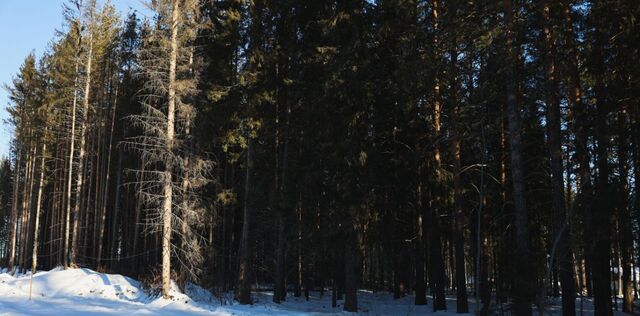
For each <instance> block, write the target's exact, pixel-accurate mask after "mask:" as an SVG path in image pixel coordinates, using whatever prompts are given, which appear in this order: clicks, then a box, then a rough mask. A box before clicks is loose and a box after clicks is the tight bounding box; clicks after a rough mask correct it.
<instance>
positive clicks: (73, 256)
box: [69, 7, 94, 267]
mask: <svg viewBox="0 0 640 316" xmlns="http://www.w3.org/2000/svg"><path fill="white" fill-rule="evenodd" d="M89 10H90V12H89V14H90V16H91V20H93V11H94V8H93V7H92V8H89ZM91 22H93V21H91ZM89 28H91V26H89ZM92 61H93V31H91V30H89V50H88V52H87V64H86V67H85V71H86V78H85V85H84V98H83V99H82V114H83V120H82V125H81V126H80V146H79V149H80V152H79V153H78V173H77V174H76V192H75V193H76V201H75V202H76V203H75V205H74V208H73V233H72V236H71V249H70V254H69V265H70V266H71V267H75V266H76V260H77V255H78V237H79V232H78V230H79V229H80V227H79V223H80V206H81V204H82V193H83V189H84V186H83V181H84V165H85V155H86V148H85V147H86V143H87V141H86V134H87V126H88V123H89V122H88V116H89V99H90V98H91V71H92V69H91V67H92Z"/></svg>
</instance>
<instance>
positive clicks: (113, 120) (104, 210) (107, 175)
mask: <svg viewBox="0 0 640 316" xmlns="http://www.w3.org/2000/svg"><path fill="white" fill-rule="evenodd" d="M113 100H114V101H113V107H112V109H111V129H110V131H109V146H108V149H107V166H106V169H107V170H106V172H105V174H104V189H103V192H102V207H101V209H102V211H101V218H100V228H99V231H100V232H99V234H98V251H97V252H98V256H97V263H98V265H100V264H101V263H102V262H101V261H102V244H103V242H102V239H103V238H104V228H105V224H106V215H107V204H108V202H109V178H110V173H111V150H112V148H113V130H114V127H115V123H116V109H117V106H118V88H116V92H115V96H114V99H113ZM114 208H117V207H114ZM114 216H115V214H114Z"/></svg>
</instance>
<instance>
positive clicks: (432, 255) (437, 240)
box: [429, 0, 447, 311]
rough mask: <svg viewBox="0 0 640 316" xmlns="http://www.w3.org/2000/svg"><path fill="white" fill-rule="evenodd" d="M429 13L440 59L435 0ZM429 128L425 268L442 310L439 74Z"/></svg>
mask: <svg viewBox="0 0 640 316" xmlns="http://www.w3.org/2000/svg"><path fill="white" fill-rule="evenodd" d="M431 5H432V15H433V28H434V32H435V35H434V39H433V45H434V47H435V48H436V53H435V54H436V58H440V55H439V54H440V49H438V48H439V47H440V39H439V32H440V17H439V12H440V11H439V5H440V1H439V0H432V2H431ZM433 98H434V102H433V131H434V137H433V139H432V142H433V155H434V164H435V165H434V168H435V173H436V178H435V179H433V180H434V181H435V183H434V188H433V189H432V190H431V191H432V194H431V197H432V199H431V206H430V213H431V214H430V216H429V226H430V233H429V260H430V262H429V265H430V266H431V269H430V270H429V272H430V276H429V280H430V284H431V293H432V295H433V310H434V311H438V310H446V309H447V303H446V298H445V293H444V287H445V282H446V279H447V278H446V273H445V265H444V259H443V257H442V239H441V230H440V223H439V221H440V219H439V215H440V213H439V212H440V208H441V205H442V201H440V197H441V196H442V194H441V193H442V192H441V191H442V189H441V187H442V185H441V184H440V183H439V182H440V181H442V179H441V178H442V177H441V176H440V174H441V173H442V170H441V169H442V161H441V157H440V137H441V135H440V134H441V133H440V129H441V126H440V116H441V111H442V108H441V103H440V102H441V100H440V81H439V76H436V78H435V82H434V86H433Z"/></svg>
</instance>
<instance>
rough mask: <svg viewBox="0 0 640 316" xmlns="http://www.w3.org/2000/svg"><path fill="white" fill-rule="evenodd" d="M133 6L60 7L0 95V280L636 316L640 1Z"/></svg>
mask: <svg viewBox="0 0 640 316" xmlns="http://www.w3.org/2000/svg"><path fill="white" fill-rule="evenodd" d="M149 8H150V11H151V12H153V13H154V14H153V16H152V17H148V18H145V19H142V20H141V19H140V18H139V17H138V15H137V14H136V13H135V12H134V13H130V14H129V15H128V16H127V17H126V18H125V19H124V20H121V18H120V17H119V16H118V14H117V13H116V11H115V10H114V8H113V6H112V5H111V4H109V3H108V2H107V3H100V2H98V1H96V0H84V1H81V0H71V1H69V2H68V3H67V4H66V5H65V6H64V10H63V14H64V17H65V24H64V27H63V28H62V29H61V30H60V31H59V32H58V35H57V36H56V37H55V38H54V39H53V40H52V42H51V44H50V47H49V49H48V50H47V51H46V52H45V53H44V54H43V55H42V56H39V57H38V58H36V56H34V55H33V54H31V55H30V56H28V57H27V58H26V59H25V61H24V64H23V65H22V67H21V68H20V69H19V71H18V74H17V75H16V77H15V79H14V80H13V82H12V83H11V84H9V85H8V86H7V89H8V91H9V92H10V98H11V100H10V102H11V107H10V108H9V112H10V116H11V119H10V123H11V124H12V125H13V127H14V138H13V142H12V151H11V156H10V158H9V159H8V160H4V161H2V163H0V215H1V220H0V232H1V233H2V234H1V236H0V252H1V254H2V258H3V259H2V265H3V266H8V267H10V268H11V269H23V270H26V269H30V270H32V271H35V269H49V268H52V267H55V266H58V265H63V266H64V267H76V266H86V267H91V268H94V269H98V270H101V271H112V272H118V273H124V274H128V275H132V276H149V275H151V276H156V277H157V279H156V280H157V283H158V284H160V282H161V284H162V287H161V288H162V294H163V295H164V296H165V297H168V296H169V282H170V279H171V278H173V279H174V280H176V281H177V282H178V284H179V285H180V286H184V284H185V282H188V281H190V282H198V283H199V284H202V285H204V286H206V287H208V288H210V289H214V290H215V292H216V293H222V292H226V291H229V290H235V291H234V293H235V298H236V299H237V300H238V301H239V302H240V303H242V304H248V303H251V302H252V297H251V291H252V290H256V288H255V285H256V284H260V285H265V286H267V287H268V288H270V289H273V291H274V296H273V300H274V301H275V302H277V303H279V302H281V301H283V300H285V299H286V296H287V295H288V292H292V294H293V295H294V296H301V295H305V296H307V297H308V295H309V291H321V292H322V293H324V291H326V290H331V294H330V295H332V297H333V304H334V306H335V305H337V301H338V300H343V299H344V303H343V306H344V309H345V310H347V311H357V310H358V306H357V290H358V289H370V290H375V291H389V292H393V295H394V297H396V298H400V297H403V296H405V295H415V304H419V305H421V304H427V296H426V295H427V293H429V295H431V297H432V298H433V299H432V300H430V302H428V303H429V304H432V306H433V309H434V310H443V309H446V302H445V296H446V295H447V294H453V293H455V295H456V298H457V311H458V312H467V311H468V310H469V302H470V301H473V300H474V298H472V297H475V301H476V302H478V306H477V309H478V311H477V312H478V313H479V314H482V315H488V314H494V313H505V312H509V311H511V312H512V313H514V314H516V315H531V314H532V306H533V305H535V306H537V308H538V309H540V310H544V309H545V308H547V306H548V304H549V298H550V297H557V296H561V297H562V309H563V315H575V313H576V297H582V296H587V297H593V301H594V305H595V312H596V315H611V314H612V310H613V309H616V310H617V309H620V310H623V311H625V312H627V313H633V308H634V306H633V303H634V299H635V298H637V296H638V280H637V274H636V273H632V271H633V270H634V269H637V266H638V264H639V263H640V251H639V250H640V249H639V246H640V227H639V226H638V225H639V221H638V220H639V215H640V213H639V211H640V198H638V193H639V192H640V191H639V190H640V182H636V179H640V96H639V95H638V94H639V93H640V81H639V80H640V52H639V51H638V47H639V46H638V45H637V43H638V42H640V32H638V30H640V27H639V26H638V20H637V18H638V16H640V2H638V1H635V0H626V1H583V0H561V1H552V0H541V1H537V0H536V1H534V0H502V1H492V0H473V1H442V0H428V1H426V0H377V1H365V0H350V1H346V0H335V1H293V0H279V1H267V0H253V1H243V0H221V1H209V0H199V1H198V0H155V1H152V2H151V3H150V4H149ZM7 49H8V48H7ZM147 278H151V279H153V278H152V277H147ZM470 296H471V297H470ZM618 296H621V297H622V300H621V301H620V302H619V301H618ZM578 308H579V307H578Z"/></svg>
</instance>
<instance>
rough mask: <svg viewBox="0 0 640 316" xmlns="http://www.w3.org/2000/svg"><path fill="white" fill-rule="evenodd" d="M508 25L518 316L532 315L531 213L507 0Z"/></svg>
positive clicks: (515, 293)
mask: <svg viewBox="0 0 640 316" xmlns="http://www.w3.org/2000/svg"><path fill="white" fill-rule="evenodd" d="M503 6H504V24H505V29H506V52H507V56H506V58H507V64H506V76H505V77H506V93H507V120H508V127H509V153H510V155H511V182H512V186H513V200H514V208H515V243H516V245H515V247H516V249H515V258H514V259H515V260H514V270H515V271H514V273H515V278H514V288H513V305H514V306H513V308H514V314H515V315H517V316H527V315H531V298H532V297H531V289H532V288H533V286H532V282H531V280H530V273H531V269H530V262H531V260H530V248H529V214H528V213H527V203H526V191H525V184H524V164H523V160H522V136H521V130H522V127H521V118H520V107H519V106H518V101H517V98H516V94H517V91H516V82H515V81H516V77H515V75H514V69H515V67H516V61H517V56H516V50H515V41H514V37H515V34H514V31H513V22H512V18H513V16H512V15H513V12H512V8H511V1H510V0H503Z"/></svg>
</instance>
